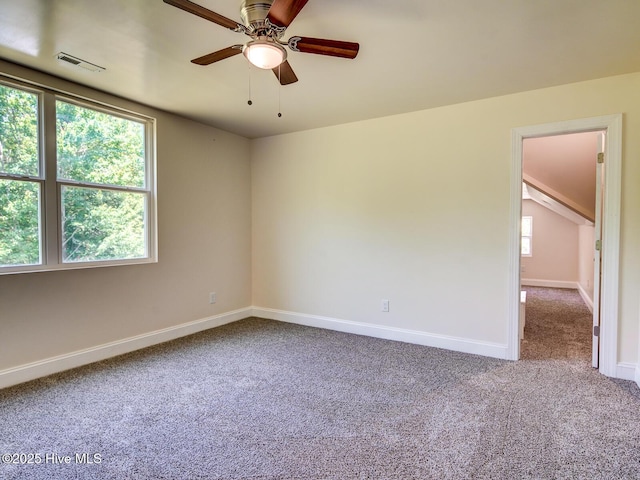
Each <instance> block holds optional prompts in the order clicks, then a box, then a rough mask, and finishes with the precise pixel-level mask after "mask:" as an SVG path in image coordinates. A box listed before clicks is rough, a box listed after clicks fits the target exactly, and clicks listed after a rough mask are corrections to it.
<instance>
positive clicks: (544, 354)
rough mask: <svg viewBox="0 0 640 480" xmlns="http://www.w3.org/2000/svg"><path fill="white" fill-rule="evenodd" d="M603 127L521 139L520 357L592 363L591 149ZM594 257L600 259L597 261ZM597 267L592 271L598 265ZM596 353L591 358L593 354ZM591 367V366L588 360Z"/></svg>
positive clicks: (598, 186)
mask: <svg viewBox="0 0 640 480" xmlns="http://www.w3.org/2000/svg"><path fill="white" fill-rule="evenodd" d="M605 133H606V132H605V131H602V130H600V131H588V132H578V133H568V134H563V135H552V136H544V137H535V138H526V139H524V140H523V142H522V178H523V185H522V227H521V235H522V256H521V260H520V273H521V275H520V277H521V280H520V283H521V290H522V293H521V296H522V298H521V302H522V309H521V310H522V311H521V318H520V339H521V345H520V348H521V358H523V359H551V358H564V359H573V360H579V361H582V360H584V361H585V363H593V362H597V353H598V349H597V348H595V349H594V348H593V342H594V341H595V342H597V340H598V337H593V335H592V325H593V305H594V299H595V303H596V305H597V304H598V303H599V302H598V300H599V295H600V289H599V277H598V278H596V277H595V276H594V275H595V271H594V265H595V261H596V251H595V243H594V242H595V238H596V237H597V238H600V234H598V235H596V232H595V230H596V224H597V225H598V226H600V225H601V221H600V219H601V208H600V209H599V208H598V205H597V203H598V202H597V200H596V198H598V199H601V198H602V195H601V193H602V175H601V172H598V168H600V166H601V165H602V164H601V163H598V161H599V160H598V159H599V157H598V153H599V152H600V151H601V150H602V146H603V145H604V138H605ZM597 260H598V261H599V258H598V259H597ZM598 270H599V269H598ZM594 353H595V357H594V356H593V355H594ZM595 366H597V363H596V364H595Z"/></svg>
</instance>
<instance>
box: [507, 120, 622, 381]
mask: <svg viewBox="0 0 640 480" xmlns="http://www.w3.org/2000/svg"><path fill="white" fill-rule="evenodd" d="M597 130H601V131H604V132H606V136H607V143H606V146H605V152H604V157H605V162H604V167H603V169H604V172H605V173H604V183H603V186H604V189H603V190H604V194H603V197H602V205H603V210H602V211H603V215H602V217H603V218H602V220H603V221H602V240H601V253H602V272H601V275H602V282H601V295H600V305H599V310H600V331H599V351H598V352H595V353H596V354H598V357H599V371H600V372H601V373H603V374H605V375H607V376H613V377H615V376H617V375H616V373H617V338H618V316H617V313H618V269H619V237H620V181H621V175H620V173H621V162H622V115H620V114H618V115H609V116H605V117H594V118H586V119H579V120H572V121H567V122H560V123H552V124H544V125H535V126H530V127H521V128H516V129H513V130H512V145H511V146H512V154H511V160H512V165H511V217H510V224H511V225H510V227H511V228H510V242H509V243H510V246H509V250H510V280H509V322H508V325H509V327H508V343H507V349H508V358H509V359H511V360H518V359H519V358H520V329H519V318H520V298H521V297H520V282H521V272H520V267H521V257H520V254H521V250H520V242H521V216H522V181H523V169H522V165H523V142H524V140H525V139H527V138H538V137H545V136H554V135H562V134H569V133H580V132H589V131H597Z"/></svg>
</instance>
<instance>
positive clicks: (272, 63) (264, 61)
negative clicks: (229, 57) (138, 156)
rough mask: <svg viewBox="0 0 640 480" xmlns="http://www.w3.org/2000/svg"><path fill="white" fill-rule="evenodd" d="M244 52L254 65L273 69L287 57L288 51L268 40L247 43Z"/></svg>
mask: <svg viewBox="0 0 640 480" xmlns="http://www.w3.org/2000/svg"><path fill="white" fill-rule="evenodd" d="M242 53H243V54H244V56H245V57H247V60H249V62H250V63H251V64H252V65H254V66H256V67H258V68H263V69H265V70H271V69H272V68H275V67H277V66H278V65H280V64H281V63H282V62H284V61H285V60H286V59H287V52H286V50H285V49H284V48H283V47H282V46H280V45H278V44H276V43H273V42H269V41H266V40H254V41H252V42H249V43H247V44H246V45H245V46H244V48H243V49H242Z"/></svg>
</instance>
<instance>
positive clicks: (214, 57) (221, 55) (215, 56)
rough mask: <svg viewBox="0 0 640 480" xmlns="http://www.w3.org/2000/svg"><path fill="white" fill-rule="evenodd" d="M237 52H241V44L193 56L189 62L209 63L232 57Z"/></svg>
mask: <svg viewBox="0 0 640 480" xmlns="http://www.w3.org/2000/svg"><path fill="white" fill-rule="evenodd" d="M239 53H242V45H233V46H231V47H227V48H223V49H222V50H218V51H217V52H213V53H209V54H208V55H203V56H202V57H198V58H194V59H193V60H191V63H195V64H197V65H211V64H212V63H215V62H219V61H220V60H224V59H225V58H229V57H233V56H234V55H237V54H239Z"/></svg>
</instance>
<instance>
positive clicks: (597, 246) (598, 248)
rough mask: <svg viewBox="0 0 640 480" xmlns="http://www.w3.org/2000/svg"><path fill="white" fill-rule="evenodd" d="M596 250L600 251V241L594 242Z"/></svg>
mask: <svg viewBox="0 0 640 480" xmlns="http://www.w3.org/2000/svg"><path fill="white" fill-rule="evenodd" d="M596 250H597V251H600V250H602V240H596Z"/></svg>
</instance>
